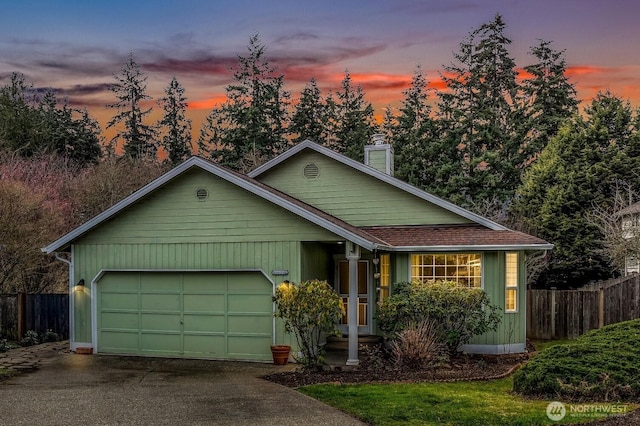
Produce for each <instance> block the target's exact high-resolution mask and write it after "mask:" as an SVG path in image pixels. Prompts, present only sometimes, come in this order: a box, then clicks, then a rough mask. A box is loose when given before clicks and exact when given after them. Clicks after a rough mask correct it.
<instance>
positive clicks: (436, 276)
mask: <svg viewBox="0 0 640 426" xmlns="http://www.w3.org/2000/svg"><path fill="white" fill-rule="evenodd" d="M411 279H412V280H416V281H431V280H435V281H444V280H447V281H454V282H456V283H458V284H459V285H460V286H465V287H467V286H469V287H481V286H482V255H480V254H447V255H445V254H413V255H411Z"/></svg>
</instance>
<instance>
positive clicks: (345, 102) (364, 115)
mask: <svg viewBox="0 0 640 426" xmlns="http://www.w3.org/2000/svg"><path fill="white" fill-rule="evenodd" d="M336 97H337V100H336V101H335V106H333V108H332V107H331V106H330V110H331V111H333V117H332V125H333V135H334V137H335V141H334V143H333V144H332V145H333V146H331V148H332V149H335V150H336V151H338V152H340V153H342V154H345V155H346V156H347V157H350V158H353V159H354V160H357V161H363V160H364V146H365V145H366V144H367V143H368V142H369V140H370V139H371V136H372V135H373V134H374V133H375V132H376V125H375V122H374V119H373V106H372V105H371V103H369V102H367V101H366V100H365V98H364V92H363V90H362V87H361V86H359V85H356V86H354V85H353V84H352V82H351V75H350V74H349V71H346V72H345V75H344V79H343V80H342V83H341V85H340V90H339V91H338V92H337V93H336Z"/></svg>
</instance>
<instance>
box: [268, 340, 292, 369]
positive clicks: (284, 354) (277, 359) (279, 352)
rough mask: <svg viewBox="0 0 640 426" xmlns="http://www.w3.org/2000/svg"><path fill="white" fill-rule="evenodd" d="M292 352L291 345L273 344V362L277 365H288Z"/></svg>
mask: <svg viewBox="0 0 640 426" xmlns="http://www.w3.org/2000/svg"><path fill="white" fill-rule="evenodd" d="M290 352H291V346H289V345H272V346H271V355H272V356H273V363H274V364H275V365H286V364H287V362H289V353H290Z"/></svg>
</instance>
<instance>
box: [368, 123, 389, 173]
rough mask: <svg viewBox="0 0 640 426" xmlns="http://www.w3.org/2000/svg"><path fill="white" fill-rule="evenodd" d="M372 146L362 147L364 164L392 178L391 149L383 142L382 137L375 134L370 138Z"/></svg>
mask: <svg viewBox="0 0 640 426" xmlns="http://www.w3.org/2000/svg"><path fill="white" fill-rule="evenodd" d="M371 142H372V143H373V145H366V146H365V147H364V164H366V165H367V166H370V167H373V168H374V169H376V170H379V171H381V172H383V173H386V174H388V175H391V176H393V147H392V146H391V145H389V144H388V143H385V141H384V135H383V134H381V133H376V134H374V135H373V136H372V137H371Z"/></svg>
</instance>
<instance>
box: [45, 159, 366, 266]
mask: <svg viewBox="0 0 640 426" xmlns="http://www.w3.org/2000/svg"><path fill="white" fill-rule="evenodd" d="M194 166H195V167H200V168H201V169H203V170H206V171H208V172H210V173H212V174H213V175H215V176H218V177H220V178H222V179H224V180H226V181H228V182H230V183H233V184H235V185H237V186H239V187H241V188H243V189H245V190H247V191H249V192H251V193H253V194H254V195H258V196H260V197H262V198H263V199H265V200H267V201H270V202H272V203H274V204H276V205H279V206H281V207H283V208H285V209H286V210H289V211H290V212H292V213H294V214H296V215H298V216H300V217H302V218H304V219H307V220H309V221H310V222H312V223H315V224H316V225H319V226H321V227H322V228H324V229H326V230H327V231H329V232H332V233H334V234H336V235H338V236H340V237H343V238H345V239H346V240H349V241H352V242H353V243H355V244H358V245H359V246H361V247H363V248H365V249H367V250H376V249H377V247H378V244H377V243H376V242H374V241H371V240H368V239H367V238H365V237H363V236H361V235H358V234H356V233H354V232H351V231H349V230H348V229H345V228H343V227H341V226H340V225H338V224H335V223H333V222H330V221H328V220H326V219H325V218H322V217H320V216H318V215H315V214H313V213H312V212H309V211H308V210H305V209H304V208H302V207H300V206H298V205H296V204H294V203H292V202H290V201H288V200H285V199H283V198H280V197H278V196H277V195H275V194H272V193H270V192H268V191H265V190H263V189H261V188H259V187H258V186H256V185H254V184H252V183H251V182H249V181H247V180H244V179H241V178H239V177H238V176H236V175H234V174H233V173H230V172H229V171H227V170H225V169H223V168H220V167H217V166H215V165H213V164H211V163H209V162H207V161H205V160H203V159H201V158H198V157H191V158H190V159H188V160H187V161H185V162H184V163H182V164H181V165H179V166H178V167H176V168H174V169H172V170H171V171H169V172H167V173H165V174H164V175H162V176H160V177H159V178H158V179H156V180H154V181H152V182H150V183H149V184H147V185H145V186H144V187H142V188H140V189H139V190H138V191H136V192H134V193H133V194H131V195H129V196H128V197H126V198H124V199H123V200H121V201H120V202H118V203H116V204H114V205H113V206H111V207H109V208H108V209H107V210H105V211H104V212H102V213H100V214H99V215H97V216H96V217H94V218H93V219H91V220H89V221H87V222H85V223H84V224H83V225H81V226H79V227H78V228H76V229H74V230H73V231H71V232H69V233H67V234H66V235H64V236H62V237H60V238H59V239H58V240H56V241H54V242H53V243H51V244H49V245H48V246H46V247H44V248H42V249H41V250H42V251H43V252H44V253H47V254H50V253H53V252H56V251H59V250H60V249H63V248H66V247H67V246H68V245H70V244H71V242H72V241H74V240H76V239H78V238H80V237H81V236H82V235H84V234H85V233H87V232H89V231H90V230H91V229H93V228H94V227H96V226H98V225H99V224H101V223H103V222H104V221H106V220H108V219H110V218H111V217H112V216H114V215H115V214H117V213H118V212H120V211H121V210H123V209H125V208H127V207H129V206H130V205H131V204H133V203H135V202H136V201H138V200H139V199H141V198H142V197H144V196H146V195H147V194H149V193H150V192H152V191H154V190H156V189H158V188H159V187H161V186H163V185H165V184H166V183H167V182H169V181H170V180H172V179H174V178H175V177H177V176H178V175H180V174H182V173H184V172H185V171H186V170H188V169H190V168H191V167H194Z"/></svg>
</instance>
